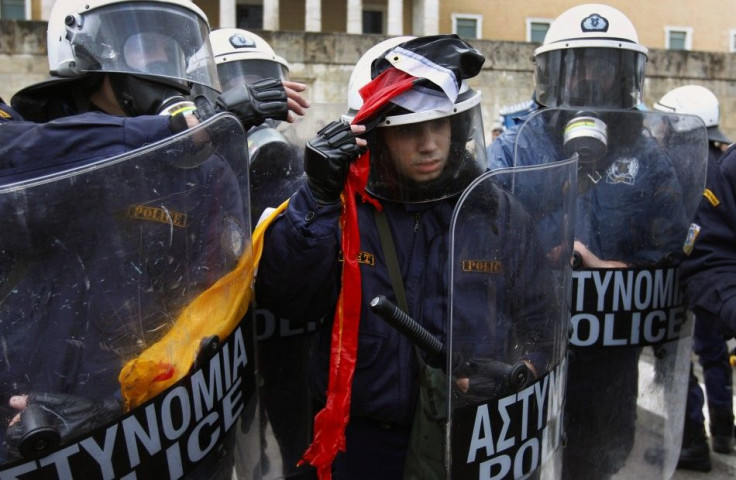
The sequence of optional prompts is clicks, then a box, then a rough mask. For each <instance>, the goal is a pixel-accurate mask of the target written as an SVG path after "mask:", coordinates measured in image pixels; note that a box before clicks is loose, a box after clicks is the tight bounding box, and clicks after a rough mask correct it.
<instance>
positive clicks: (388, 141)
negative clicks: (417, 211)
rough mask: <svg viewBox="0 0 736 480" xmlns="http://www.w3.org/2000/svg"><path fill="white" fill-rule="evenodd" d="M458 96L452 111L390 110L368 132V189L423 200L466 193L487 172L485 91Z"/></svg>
mask: <svg viewBox="0 0 736 480" xmlns="http://www.w3.org/2000/svg"><path fill="white" fill-rule="evenodd" d="M467 94H469V95H468V97H469V98H466V99H463V95H462V94H461V96H460V97H459V98H458V101H457V102H456V103H455V108H454V110H453V112H451V113H450V114H448V113H446V112H439V111H428V112H421V113H411V112H408V111H407V112H406V114H404V115H398V114H389V116H388V117H387V118H386V119H385V120H384V121H383V122H381V123H380V124H379V126H378V127H377V128H376V129H375V130H374V131H373V132H372V133H371V134H370V135H369V136H368V148H369V150H370V155H371V171H370V175H369V177H368V184H367V185H366V191H368V192H369V193H371V194H372V195H374V196H376V197H378V198H380V199H383V200H388V201H396V202H405V203H421V202H430V201H434V200H440V199H443V198H447V197H451V196H454V195H458V194H460V193H461V192H462V191H463V190H465V188H466V187H467V186H468V185H469V184H470V182H472V181H473V180H474V179H475V178H476V177H478V176H479V175H480V174H481V173H483V172H484V171H485V168H486V153H485V152H486V148H485V135H484V130H483V119H482V116H481V110H480V93H478V92H475V91H473V90H469V91H468V92H467Z"/></svg>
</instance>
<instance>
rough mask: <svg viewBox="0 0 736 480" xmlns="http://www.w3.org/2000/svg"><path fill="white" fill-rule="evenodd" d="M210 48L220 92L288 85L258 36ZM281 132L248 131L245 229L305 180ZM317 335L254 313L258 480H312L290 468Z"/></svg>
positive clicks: (306, 470)
mask: <svg viewBox="0 0 736 480" xmlns="http://www.w3.org/2000/svg"><path fill="white" fill-rule="evenodd" d="M210 42H211V44H212V50H213V53H214V56H215V62H216V64H217V74H218V77H219V79H220V83H221V84H222V85H223V89H225V90H227V89H230V88H235V87H237V86H239V85H249V84H253V83H256V82H259V81H261V80H263V79H265V78H277V79H279V80H281V81H282V82H285V85H291V83H290V82H289V64H288V63H287V62H286V60H285V59H284V58H283V57H281V56H279V55H277V54H276V53H275V52H274V50H273V48H272V47H271V45H269V44H268V42H266V40H264V39H263V38H261V37H260V36H258V35H256V34H254V33H252V32H249V31H247V30H242V29H237V28H221V29H219V30H215V31H213V32H212V33H211V34H210ZM304 107H305V108H306V104H305V105H304ZM285 125H287V124H286V123H285V122H279V121H277V120H270V119H269V120H266V121H265V122H263V123H262V124H261V125H258V126H255V127H253V128H251V129H250V130H249V131H248V158H249V175H250V212H251V222H252V223H251V224H252V225H256V223H258V219H259V218H260V217H261V215H262V214H263V212H264V210H266V209H267V208H274V207H278V206H279V205H280V204H281V203H283V202H284V200H286V199H287V198H289V197H290V196H291V194H292V193H294V192H295V191H296V190H297V188H298V187H299V185H300V184H301V183H302V181H303V178H304V175H303V174H304V168H303V161H302V158H303V149H302V147H301V146H297V145H295V144H293V143H291V142H290V141H289V140H288V139H287V138H286V136H285V135H284V133H283V132H284V126H285ZM316 329H317V324H316V322H308V323H303V322H302V323H295V322H292V321H290V320H287V319H284V318H280V317H278V316H276V315H274V314H273V313H272V312H271V311H269V310H266V309H263V308H259V309H257V310H256V332H257V337H258V341H259V343H258V365H259V373H260V375H261V377H262V380H263V383H262V386H261V389H260V390H261V391H260V393H261V413H262V416H261V419H262V421H263V433H264V437H263V445H264V453H263V456H262V469H263V475H264V479H271V478H288V479H297V478H299V479H309V478H316V476H315V472H314V469H313V468H312V467H311V466H310V465H303V466H301V467H297V465H296V464H297V462H298V461H299V459H300V458H301V455H302V454H303V453H304V451H305V450H306V449H307V447H308V446H309V441H310V440H311V438H312V418H313V416H314V411H313V408H312V399H311V396H310V395H309V393H308V392H309V390H308V386H307V372H306V365H307V364H308V363H309V362H308V360H309V354H310V351H311V347H312V344H313V341H314V338H315V332H316ZM274 439H275V441H274Z"/></svg>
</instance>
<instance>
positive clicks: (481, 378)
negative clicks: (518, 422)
mask: <svg viewBox="0 0 736 480" xmlns="http://www.w3.org/2000/svg"><path fill="white" fill-rule="evenodd" d="M453 375H454V376H455V377H456V378H458V379H459V378H466V379H468V382H467V386H468V387H467V391H465V392H464V395H463V397H464V399H465V400H467V401H468V402H469V403H477V402H483V401H486V400H488V399H490V398H495V397H500V396H503V395H509V394H511V393H516V392H519V391H521V390H523V389H524V388H526V387H527V386H528V385H529V384H531V382H533V381H534V374H533V373H532V371H531V370H530V369H529V367H527V366H526V364H525V363H524V362H518V363H516V364H515V365H509V364H507V363H504V362H500V361H498V360H493V359H490V358H473V359H470V360H468V361H465V362H463V363H461V364H460V365H459V366H458V367H457V368H455V371H454V372H453Z"/></svg>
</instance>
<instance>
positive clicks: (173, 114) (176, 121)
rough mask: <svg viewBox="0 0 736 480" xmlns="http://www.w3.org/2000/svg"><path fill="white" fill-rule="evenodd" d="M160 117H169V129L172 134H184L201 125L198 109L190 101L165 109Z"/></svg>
mask: <svg viewBox="0 0 736 480" xmlns="http://www.w3.org/2000/svg"><path fill="white" fill-rule="evenodd" d="M159 115H169V129H170V130H171V132H172V133H179V132H183V131H184V130H187V129H189V128H192V127H194V126H196V125H198V124H199V119H198V118H197V107H196V106H195V105H194V103H193V102H190V101H188V100H185V101H181V102H177V103H175V104H173V105H171V106H169V107H167V108H165V109H164V110H162V111H161V112H160V113H159Z"/></svg>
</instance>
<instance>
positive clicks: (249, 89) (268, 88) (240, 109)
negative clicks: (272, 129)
mask: <svg viewBox="0 0 736 480" xmlns="http://www.w3.org/2000/svg"><path fill="white" fill-rule="evenodd" d="M217 107H218V109H220V110H225V111H228V112H230V113H232V114H234V115H235V116H236V117H238V119H240V121H241V122H242V124H243V128H245V130H246V131H247V130H248V129H250V128H251V127H255V126H256V125H260V124H262V123H263V121H264V120H266V119H267V118H272V119H274V120H286V117H287V116H288V115H289V104H288V103H287V97H286V89H284V85H283V84H282V83H281V80H279V79H276V78H264V79H263V80H259V81H257V82H254V83H251V84H247V85H246V84H241V85H238V86H237V87H233V88H231V89H230V90H228V91H227V92H223V93H222V94H221V95H220V96H219V97H217Z"/></svg>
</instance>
